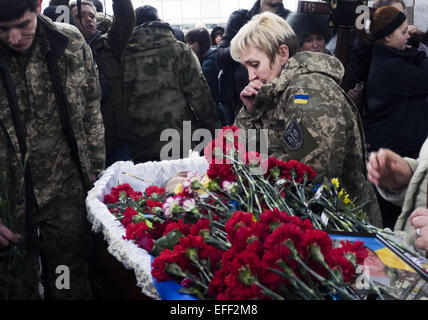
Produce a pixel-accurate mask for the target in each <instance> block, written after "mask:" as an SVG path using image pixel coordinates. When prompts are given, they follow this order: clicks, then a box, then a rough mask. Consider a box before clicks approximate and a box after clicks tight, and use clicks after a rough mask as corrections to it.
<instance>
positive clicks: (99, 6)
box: [91, 0, 104, 12]
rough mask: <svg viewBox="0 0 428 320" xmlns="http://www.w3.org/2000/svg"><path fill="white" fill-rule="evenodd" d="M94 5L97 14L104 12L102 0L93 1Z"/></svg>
mask: <svg viewBox="0 0 428 320" xmlns="http://www.w3.org/2000/svg"><path fill="white" fill-rule="evenodd" d="M91 1H92V2H93V3H94V6H95V9H97V12H104V7H103V4H102V2H101V1H100V0H91Z"/></svg>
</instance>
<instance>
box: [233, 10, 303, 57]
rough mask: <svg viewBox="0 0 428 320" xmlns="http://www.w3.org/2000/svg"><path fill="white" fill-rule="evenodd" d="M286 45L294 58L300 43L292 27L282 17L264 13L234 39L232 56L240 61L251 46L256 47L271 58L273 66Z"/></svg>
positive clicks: (252, 20)
mask: <svg viewBox="0 0 428 320" xmlns="http://www.w3.org/2000/svg"><path fill="white" fill-rule="evenodd" d="M283 44H285V45H286V46H287V47H288V50H289V56H290V57H292V56H293V55H294V54H295V53H296V52H297V49H298V46H299V42H298V40H297V37H296V34H295V33H294V31H293V29H292V28H291V27H290V25H289V24H288V23H287V21H285V20H284V19H282V18H281V17H280V16H278V15H276V14H274V13H271V12H263V13H261V14H258V15H256V16H254V17H253V18H252V19H251V20H250V21H249V22H248V23H247V24H246V25H244V26H243V27H242V28H241V30H239V32H238V33H237V34H236V36H235V37H234V38H233V39H232V41H231V44H230V54H231V56H232V58H233V59H234V60H236V61H238V62H239V61H240V54H241V53H242V52H244V51H245V50H247V48H248V47H249V46H251V47H255V48H257V49H259V50H261V51H263V52H264V53H266V55H267V56H268V57H269V60H270V62H271V64H273V63H274V61H275V55H276V53H277V51H278V49H279V47H280V46H281V45H283Z"/></svg>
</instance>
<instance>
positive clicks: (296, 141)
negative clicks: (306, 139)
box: [282, 119, 303, 151]
mask: <svg viewBox="0 0 428 320" xmlns="http://www.w3.org/2000/svg"><path fill="white" fill-rule="evenodd" d="M282 139H283V140H284V143H285V145H286V146H287V147H288V148H289V149H290V150H293V151H294V150H299V149H300V148H301V147H302V145H303V132H302V129H301V128H300V126H299V124H298V123H297V121H296V119H294V120H293V121H291V123H290V124H289V125H288V127H287V128H286V129H285V130H284V133H283V134H282Z"/></svg>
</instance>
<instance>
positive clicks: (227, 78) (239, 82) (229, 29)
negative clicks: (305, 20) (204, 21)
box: [217, 0, 291, 112]
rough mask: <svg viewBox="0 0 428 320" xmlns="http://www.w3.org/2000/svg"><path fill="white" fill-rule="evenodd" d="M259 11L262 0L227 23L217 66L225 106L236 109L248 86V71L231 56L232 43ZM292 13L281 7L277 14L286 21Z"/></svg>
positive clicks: (241, 10)
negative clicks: (240, 95) (220, 73)
mask: <svg viewBox="0 0 428 320" xmlns="http://www.w3.org/2000/svg"><path fill="white" fill-rule="evenodd" d="M259 11H260V0H257V1H256V3H255V4H254V5H253V7H252V8H251V9H250V10H246V9H240V10H237V11H234V12H232V14H231V15H230V17H229V20H228V21H227V23H226V28H225V31H224V34H223V37H222V40H221V43H220V45H219V48H218V51H217V65H218V67H219V68H220V69H222V70H223V71H222V73H223V74H222V77H221V79H220V95H221V100H222V102H223V104H228V105H229V104H232V105H233V107H235V106H236V104H237V103H238V102H239V101H240V99H239V94H240V92H241V91H242V89H244V87H245V86H246V85H247V84H248V72H247V70H246V69H245V68H244V67H243V66H241V65H240V64H239V63H238V62H236V61H235V60H233V59H232V57H231V55H230V42H231V41H232V39H233V38H234V37H235V35H236V34H237V33H238V31H239V30H240V29H241V28H242V27H243V26H244V25H245V24H246V23H247V22H248V21H249V20H251V18H252V17H254V16H255V15H257V14H259ZM290 13H291V11H290V10H288V9H285V8H284V6H283V5H281V8H280V10H279V12H278V13H277V14H278V15H279V16H280V17H282V18H283V19H284V20H285V19H287V17H288V15H289V14H290ZM237 111H238V110H236V112H237Z"/></svg>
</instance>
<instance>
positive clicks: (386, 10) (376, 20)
mask: <svg viewBox="0 0 428 320" xmlns="http://www.w3.org/2000/svg"><path fill="white" fill-rule="evenodd" d="M400 14H402V12H401V11H400V10H398V9H397V8H394V7H391V6H384V7H380V8H379V9H377V10H376V11H375V12H374V14H373V17H372V19H371V20H372V22H371V24H370V34H368V33H367V32H366V30H365V29H363V30H360V31H358V32H359V34H360V35H361V37H362V39H363V40H364V41H365V42H366V43H369V44H373V43H375V42H376V41H378V40H381V39H376V38H375V37H374V36H373V35H374V34H377V33H379V32H380V31H381V30H384V29H385V28H387V27H388V26H389V25H390V24H391V23H392V22H393V21H394V20H395V19H396V18H397V16H398V15H400ZM394 31H395V30H393V31H392V32H394ZM392 32H391V33H392ZM382 39H383V38H382Z"/></svg>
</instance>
